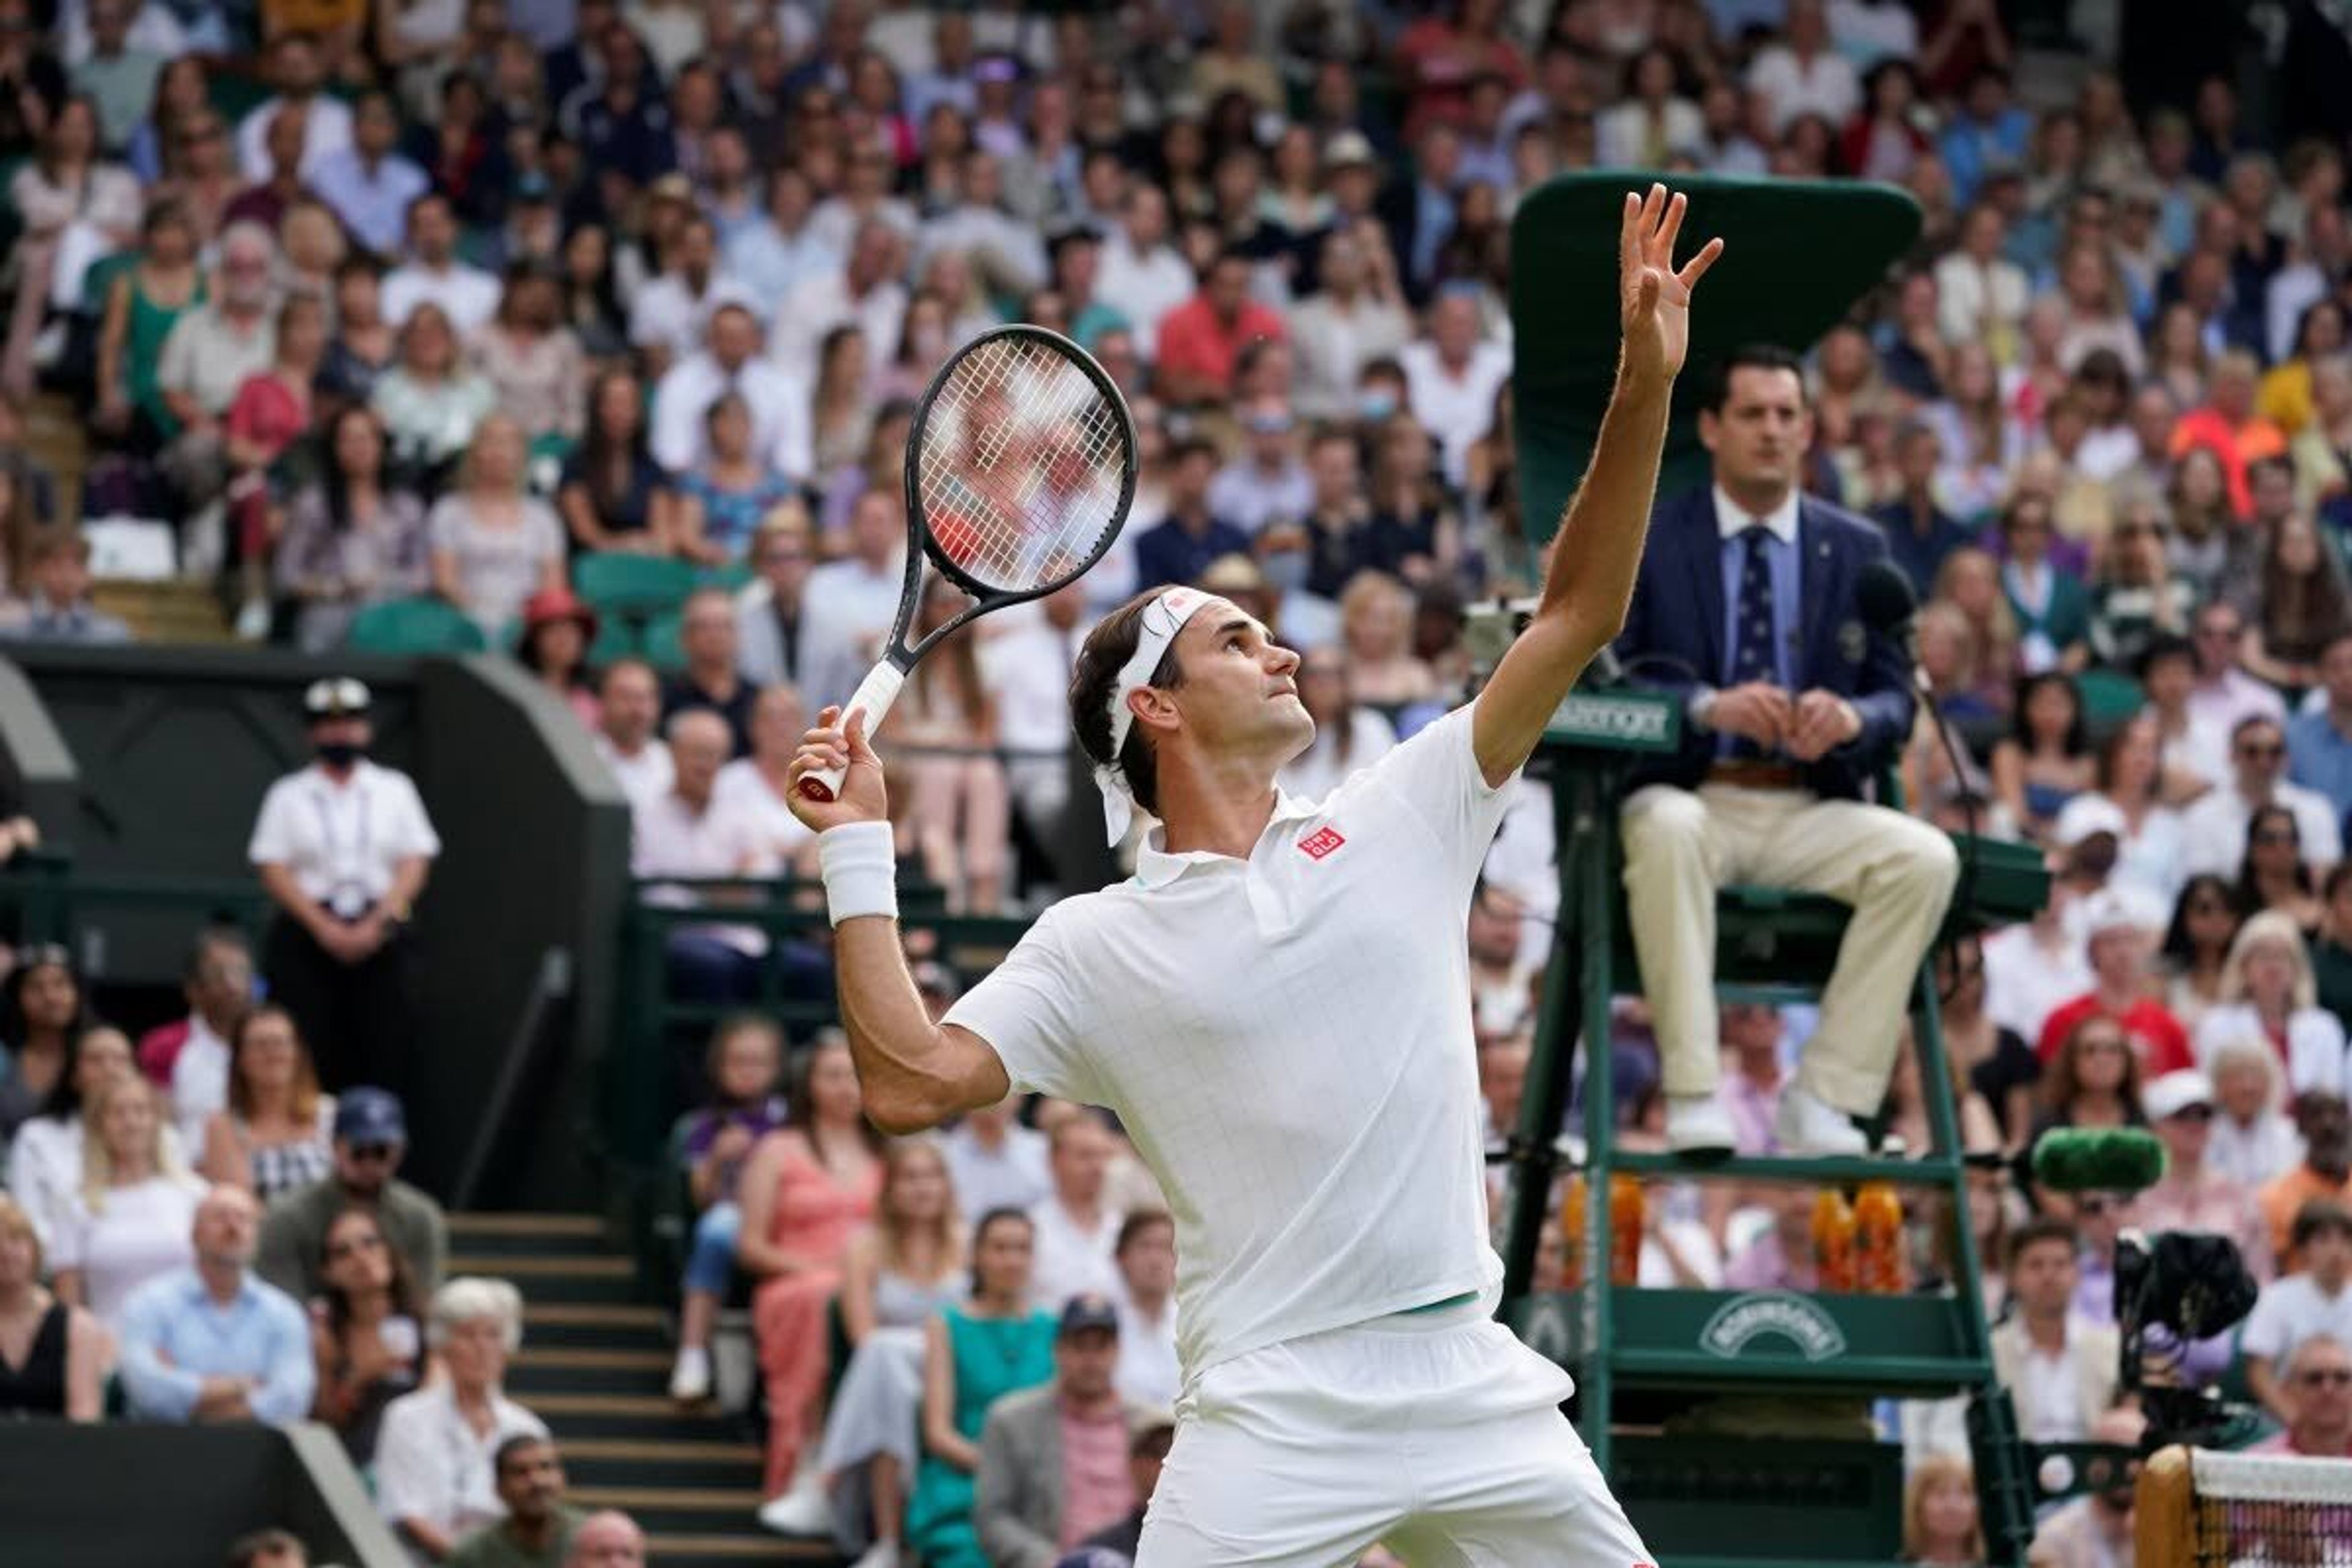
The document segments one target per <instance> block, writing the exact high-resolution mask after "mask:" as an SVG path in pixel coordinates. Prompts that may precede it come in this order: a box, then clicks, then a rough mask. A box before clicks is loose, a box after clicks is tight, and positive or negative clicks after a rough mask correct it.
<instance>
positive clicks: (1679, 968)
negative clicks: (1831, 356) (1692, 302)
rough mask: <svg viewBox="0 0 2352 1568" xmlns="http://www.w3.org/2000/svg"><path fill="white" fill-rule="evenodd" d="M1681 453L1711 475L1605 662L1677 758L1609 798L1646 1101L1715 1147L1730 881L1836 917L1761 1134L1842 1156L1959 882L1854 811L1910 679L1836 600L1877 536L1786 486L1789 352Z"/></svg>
mask: <svg viewBox="0 0 2352 1568" xmlns="http://www.w3.org/2000/svg"><path fill="white" fill-rule="evenodd" d="M1699 437H1700V439H1701V441H1702V442H1704V443H1705V445H1706V448H1707V451H1708V452H1709V454H1710V455H1711V457H1712V458H1713V464H1712V468H1713V473H1712V480H1713V482H1712V483H1711V484H1710V485H1708V486H1707V487H1706V488H1705V489H1697V490H1694V491H1692V492H1691V493H1689V494H1686V495H1684V496H1681V497H1678V498H1676V499H1675V500H1669V501H1666V502H1664V503H1663V504H1662V505H1661V506H1660V507H1659V508H1658V510H1657V511H1656V513H1655V515H1654V518H1653V519H1652V521H1651V525H1650V538H1649V546H1648V551H1647V552H1646V554H1645V555H1644V556H1643V561H1642V569H1641V574H1640V576H1639V578H1638V579H1637V580H1636V582H1635V584H1634V588H1633V604H1632V606H1631V607H1630V609H1629V611H1628V613H1627V616H1626V620H1625V629H1624V632H1623V634H1622V636H1621V637H1619V639H1618V641H1617V645H1616V646H1617V652H1618V655H1619V657H1620V658H1622V659H1623V660H1624V661H1625V662H1626V663H1627V665H1628V667H1629V673H1631V674H1632V675H1633V677H1634V678H1635V679H1637V680H1639V681H1641V682H1642V683H1643V684H1645V685H1648V686H1651V687H1654V688H1655V689H1662V690H1667V691H1672V692H1674V693H1675V694H1676V695H1678V696H1679V697H1681V698H1682V700H1683V704H1684V715H1685V726H1684V737H1683V744H1682V748H1681V750H1680V751H1679V752H1675V754H1674V755H1672V756H1668V757H1661V758H1657V759H1654V760H1653V761H1651V762H1649V763H1645V764H1644V765H1643V767H1642V768H1641V769H1640V770H1639V771H1637V772H1636V773H1635V774H1634V775H1633V779H1632V781H1631V786H1630V788H1629V792H1628V794H1627V795H1626V797H1625V801H1624V805H1623V814H1622V829H1623V837H1624V847H1625V891H1626V904H1627V913H1628V918H1629V921H1630V923H1631V925H1632V927H1633V943H1634V947H1635V950H1636V951H1637V952H1639V954H1640V955H1641V961H1642V973H1643V982H1644V984H1645V985H1646V987H1647V990H1648V993H1649V1001H1650V1010H1651V1015H1652V1018H1653V1020H1654V1027H1655V1030H1656V1033H1657V1039H1658V1053H1659V1058H1660V1061H1659V1066H1660V1069H1661V1075H1662V1077H1663V1079H1664V1089H1665V1093H1666V1137H1667V1142H1668V1143H1669V1144H1670V1145H1671V1146H1672V1147H1674V1148H1675V1149H1676V1150H1680V1151H1683V1152H1724V1151H1728V1150H1729V1149H1730V1148H1731V1147H1732V1143H1733V1139H1732V1122H1731V1119H1730V1116H1729V1115H1728V1113H1727V1111H1726V1110H1725V1108H1724V1106H1723V1104H1722V1103H1721V1101H1720V1100H1718V1099H1717V1094H1716V1087H1717V1076H1718V1055H1719V1052H1720V1050H1721V1047H1722V1037H1721V1034H1720V1031H1719V1029H1718V1027H1717V1017H1716V1001H1715V989H1714V970H1715V896H1716V889H1717V888H1718V887H1720V886H1722V885H1724V884H1726V883H1732V882H1749V883H1760V884H1763V885H1767V886H1773V887H1790V888H1798V889H1804V890H1806V891H1809V892H1816V893H1822V894H1826V895H1827V896H1829V897H1831V898H1833V899H1837V900H1842V901H1843V902H1845V903H1848V904H1851V905H1852V906H1853V921H1852V923H1851V924H1850V925H1849V926H1848V927H1847V930H1846V935H1845V940H1844V942H1843V946H1842V947H1841V948H1840V950H1839V952H1838V962H1837V966H1836V969H1835V970H1834V972H1833V973H1832V975H1831V977H1830V983H1829V985H1828V988H1827V989H1826V990H1825V991H1824V992H1823V993H1822V1007H1821V1024H1820V1027H1819V1028H1818V1029H1817V1030H1816V1032H1815V1034H1814V1036H1813V1037H1812V1039H1811V1041H1810V1042H1809V1043H1808V1044H1807V1046H1806V1048H1805V1054H1804V1059H1803V1062H1802V1063H1801V1065H1800V1067H1799V1068H1798V1070H1797V1073H1796V1076H1795V1078H1794V1079H1792V1080H1791V1081H1790V1083H1789V1085H1788V1086H1787V1087H1786V1088H1785V1089H1783V1090H1782V1092H1781V1097H1780V1109H1779V1111H1778V1113H1777V1116H1776V1120H1775V1123H1774V1132H1775V1136H1776V1141H1777V1142H1778V1144H1779V1146H1780V1151H1781V1152H1789V1153H1799V1152H1802V1153H1838V1154H1858V1153H1863V1152H1866V1148H1867V1145H1866V1142H1865V1141H1864V1138H1863V1136H1862V1133H1861V1132H1860V1131H1859V1130H1857V1129H1856V1128H1855V1126H1854V1125H1853V1121H1852V1118H1853V1117H1855V1116H1867V1115H1869V1114H1872V1113H1873V1112H1874V1111H1875V1110H1877V1109H1878V1106H1879V1102H1880V1100H1882V1099H1883V1098H1884V1097H1885V1091H1886V1080H1887V1078H1888V1076H1889V1074H1890V1073H1891V1072H1892V1071H1893V1069H1894V1066H1895V1053H1896V1051H1897V1050H1898V1049H1899V1048H1900V1046H1901V1041H1902V1028H1903V1020H1904V1016H1905V1014H1906V1010H1907V1006H1908V1003H1909V999H1910V993H1911V986H1912V983H1913V980H1914V977H1915V976H1916V973H1917V970H1918V966H1919V963H1920V961H1921V959H1922V958H1923V957H1924V956H1925V955H1926V953H1927V947H1928V944H1929V942H1932V941H1933V940H1934V937H1935V933H1936V931H1937V927H1938V926H1939V925H1940V924H1941V922H1942V921H1943V917H1944V911H1945V909H1946V906H1947V905H1948V903H1949V901H1950V898H1951V891H1952V883H1953V881H1954V879H1955V878H1956V877H1957V875H1958V858H1957V857H1956V856H1955V854H1954V853H1953V850H1952V846H1951V841H1950V840H1949V839H1948V838H1946V837H1944V835H1942V834H1941V833H1939V832H1937V831H1936V830H1935V829H1934V828H1932V827H1929V826H1927V825H1926V824H1924V823H1921V822H1918V821H1916V820H1915V819H1914V818H1912V817H1909V816H1904V815H1903V814H1902V813H1900V812H1898V811H1895V810H1892V809H1890V808H1888V807H1885V806H1881V805H1872V804H1869V803H1868V802H1867V801H1866V800H1865V799H1864V796H1865V795H1866V794H1867V792H1868V786H1869V785H1870V784H1872V782H1873V781H1874V779H1875V778H1876V776H1877V775H1878V773H1880V772H1881V770H1883V769H1884V768H1885V766H1886V764H1887V763H1890V762H1891V761H1892V760H1893V759H1894V758H1895V754H1896V753H1897V752H1899V751H1900V749H1901V748H1902V745H1903V743H1904V742H1905V740H1906V738H1907V737H1908V736H1909V734H1910V732H1911V721H1912V716H1913V711H1914V704H1913V700H1912V695H1911V682H1910V673H1909V666H1908V664H1907V662H1906V658H1905V655H1904V653H1903V650H1902V648H1901V647H1899V646H1898V645H1897V643H1896V642H1895V638H1894V637H1892V636H1891V635H1889V633H1888V632H1887V631H1885V630H1884V629H1880V630H1874V629H1873V628H1871V627H1869V626H1865V625H1864V623H1863V621H1862V618H1861V616H1860V614H1859V613H1858V609H1857V606H1856V603H1855V593H1854V588H1855V584H1856V581H1857V579H1858V578H1859V577H1860V575H1861V573H1862V569H1863V567H1864V565H1865V564H1867V563H1870V562H1872V561H1880V560H1885V557H1886V541H1885V536H1884V535H1883V534H1881V533H1880V531H1878V529H1877V527H1876V525H1874V524H1873V523H1871V522H1869V521H1866V520H1864V519H1863V518H1859V517H1856V516H1854V515H1853V513H1851V512H1847V511H1843V510H1840V509H1838V508H1836V507H1833V506H1831V505H1830V504H1828V503H1827V502H1825V501H1822V500H1816V499H1814V498H1812V497H1810V496H1806V495H1803V494H1801V492H1800V491H1799V489H1798V488H1797V485H1798V478H1799V475H1800V474H1801V472H1802V470H1803V464H1804V458H1805V453H1806V450H1807V448H1808V447H1810V446H1811V439H1812V420H1811V413H1810V411H1809V410H1808V408H1807V406H1806V402H1805V386H1804V380H1803V376H1802V374H1801V369H1800V366H1799V363H1798V361H1797V359H1796V357H1795V356H1794V355H1792V354H1790V353H1788V352H1787V351H1785V350H1782V349H1778V348H1769V347H1764V348H1750V349H1743V350H1740V351H1738V353H1734V354H1733V355H1732V356H1731V357H1730V358H1729V360H1728V361H1727V363H1726V364H1725V366H1724V367H1723V370H1722V373H1721V374H1720V376H1719V377H1718V378H1717V382H1716V383H1715V385H1714V387H1713V389H1712V395H1711V397H1710V400H1709V404H1708V406H1707V407H1706V408H1705V409H1703V410H1702V411H1701V412H1700V415H1699Z"/></svg>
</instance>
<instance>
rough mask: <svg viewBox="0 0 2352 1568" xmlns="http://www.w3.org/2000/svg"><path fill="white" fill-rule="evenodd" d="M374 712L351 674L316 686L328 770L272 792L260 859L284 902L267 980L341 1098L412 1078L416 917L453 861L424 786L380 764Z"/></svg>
mask: <svg viewBox="0 0 2352 1568" xmlns="http://www.w3.org/2000/svg"><path fill="white" fill-rule="evenodd" d="M371 702H372V698H371V696H370V693H369V691H368V689H367V687H366V685H365V684H363V683H362V682H361V681H358V680H355V679H352V678H351V677H349V676H341V677H333V678H330V679H325V680H316V681H313V682H311V683H310V686H309V687H308V688H307V689H305V690H304V691H303V694H302V712H303V716H304V718H305V720H306V721H308V724H309V728H310V746H311V750H312V751H313V752H314V753H315V754H316V757H317V760H316V761H315V762H313V763H311V764H310V766H308V767H305V768H300V769H298V770H297V771H295V772H293V773H289V774H287V775H286V776H285V777H284V778H281V779H279V780H278V782H277V783H276V784H271V785H270V786H269V793H268V795H265V796H263V797H262V802H261V814H260V816H259V817H258V818H257V820H256V821H255V823H254V826H253V840H252V843H251V844H250V845H249V846H248V847H247V857H248V858H250V859H251V861H252V862H253V866H254V869H255V871H256V872H257V874H258V875H259V877H260V879H261V885H262V888H263V889H264V890H266V891H267V892H268V894H269V897H270V899H271V900H272V901H274V902H275V903H276V904H277V906H278V919H277V921H276V922H275V923H274V924H273V925H272V926H271V928H270V931H269V936H268V941H267V942H265V943H264V944H263V946H262V964H261V967H262V973H264V974H266V975H268V979H269V989H270V994H272V996H274V997H275V998H276V999H277V1000H278V1001H279V1002H282V1003H284V1004H285V1005H286V1010H287V1011H288V1012H289V1013H291V1014H293V1015H294V1018H295V1021H296V1023H297V1024H299V1026H301V1032H302V1037H303V1038H304V1039H306V1040H309V1041H310V1042H311V1044H312V1048H313V1049H314V1050H315V1051H316V1052H317V1055H318V1060H319V1078H320V1082H321V1084H322V1085H323V1087H325V1088H327V1089H343V1088H344V1087H346V1086H347V1085H350V1084H352V1083H355V1082H372V1083H382V1084H394V1085H397V1084H399V1083H401V1081H402V1074H401V1071H400V1068H401V1064H402V1061H403V1058H404V1057H405V1055H406V1053H407V1052H408V1051H409V1050H410V1049H411V1048H413V1047H414V1045H415V1028H414V1016H415V1014H414V995H413V993H414V989H415V987H414V984H413V977H412V975H411V973H410V970H411V960H410V946H411V944H410V942H409V941H408V921H409V917H410V915H411V912H412V911H413V910H414V908H415V902H416V897H417V895H418V894H419V893H421V892H423V891H424V890H425V877H426V876H427V875H428V874H429V873H430V871H431V869H432V866H433V859H434V857H436V856H437V855H439V854H440V853H441V839H440V836H439V835H437V834H436V833H435V832H434V831H433V823H432V819H431V818H430V817H428V816H426V815H425V801H424V798H423V797H422V796H420V795H418V794H417V793H416V785H415V782H414V781H412V780H411V779H410V778H409V776H408V775H407V774H406V773H400V772H398V771H396V770H394V769H392V768H387V767H383V766H380V765H378V764H377V763H373V762H370V761H369V760H368V757H367V749H368V746H369V743H370V742H372V741H373V739H374V731H373V727H372V726H371V725H370V723H369V721H368V716H369V710H370V705H371Z"/></svg>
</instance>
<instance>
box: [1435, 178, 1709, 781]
mask: <svg viewBox="0 0 2352 1568" xmlns="http://www.w3.org/2000/svg"><path fill="white" fill-rule="evenodd" d="M1684 205H1685V198H1684V197H1683V196H1681V195H1671V196H1670V195H1668V194H1667V192H1666V187H1665V186H1664V185H1652V186H1651V187H1650V190H1649V194H1648V195H1638V194H1636V193H1634V192H1632V191H1628V192H1627V193H1625V209H1624V215H1623V218H1622V222H1621V224H1620V226H1619V230H1618V240H1617V253H1618V319H1619V321H1620V323H1621V325H1622V330H1623V333H1624V341H1623V347H1622V350H1621V352H1620V353H1619V357H1618V361H1617V385H1616V388H1615V390H1614V391H1613V392H1612V394H1611V395H1610V399H1609V410H1608V412H1607V413H1606V414H1604V415H1603V416H1601V435H1600V438H1599V439H1598V440H1597V441H1596V442H1595V443H1594V445H1593V448H1592V462H1591V466H1590V467H1589V468H1586V469H1585V471H1584V482H1583V483H1582V484H1580V485H1579V486H1578V487H1577V490H1576V494H1575V496H1574V498H1573V499H1571V500H1570V501H1569V503H1568V510H1567V511H1566V513H1565V514H1563V515H1562V517H1561V519H1560V525H1559V542H1557V543H1556V544H1555V545H1554V547H1553V549H1552V556H1551V569H1550V571H1549V573H1547V574H1546V575H1545V577H1544V585H1543V598H1542V602H1541V606H1540V607H1539V608H1538V610H1537V612H1536V615H1535V617H1534V619H1532V620H1531V621H1530V622H1529V623H1528V629H1527V630H1526V631H1525V632H1523V633H1521V634H1520V636H1519V639H1518V640H1517V642H1515V643H1513V644H1512V645H1511V649H1510V651H1509V652H1508V653H1507V654H1505V655H1504V656H1503V661H1502V663H1501V664H1500V665H1498V666H1496V670H1495V674H1494V678H1493V679H1491V680H1489V681H1488V682H1487V683H1486V689H1485V690H1484V691H1482V692H1480V693H1479V694H1478V702H1477V707H1476V709H1475V711H1474V712H1473V714H1472V716H1471V740H1472V744H1473V746H1474V747H1475V750H1476V752H1477V753H1478V767H1479V771H1480V772H1481V773H1485V774H1486V782H1487V783H1488V784H1500V783H1502V781H1503V780H1505V779H1506V778H1508V777H1509V776H1510V775H1511V774H1512V773H1514V772H1516V771H1517V769H1518V768H1519V766H1520V765H1521V764H1522V763H1525V762H1526V761H1527V760H1528V754H1529V753H1530V752H1533V751H1534V750H1535V748H1536V742H1538V741H1539V740H1541V739H1542V738H1543V731H1544V725H1545V724H1546V723H1548V722H1549V721H1550V719H1551V716H1552V714H1553V712H1554V711H1556V710H1558V709H1559V705H1560V701H1561V700H1562V699H1564V698H1566V697H1567V695H1568V692H1569V689H1570V687H1572V686H1574V685H1575V684H1576V681H1577V678H1578V677H1579V676H1580V675H1582V674H1583V673H1584V667H1585V666H1586V665H1587V664H1589V663H1591V660H1592V656H1593V655H1594V654H1596V653H1598V652H1599V651H1600V650H1601V648H1603V647H1606V646H1608V644H1609V642H1610V640H1611V639H1612V638H1613V637H1616V636H1617V634H1618V632H1619V631H1621V630H1622V629H1623V627H1624V625H1625V611H1626V606H1627V605H1630V604H1631V603H1632V602H1633V578H1634V574H1635V573H1636V572H1637V571H1638V570H1639V569H1640V567H1641V564H1642V546H1643V542H1644V541H1645V540H1646V539H1647V538H1648V537H1649V531H1650V504H1651V502H1652V500H1654V497H1655V495H1656V493H1657V488H1658V459H1659V456H1660V454H1661V453H1662V452H1663V451H1664V447H1665V439H1666V416H1667V413H1668V410H1669V406H1670V405H1671V403H1672V401H1673V396H1674V385H1675V375H1676V374H1679V373H1680V372H1681V370H1682V367H1683V360H1684V357H1685V355H1686V354H1687V353H1689V350H1690V300H1691V290H1692V289H1694V288H1695V287H1696V285H1697V283H1698V280H1699V279H1701V278H1703V277H1705V276H1706V269H1707V268H1710V267H1712V266H1714V265H1715V260H1716V258H1717V257H1718V256H1720V255H1722V254H1723V241H1722V240H1720V239H1711V240H1709V241H1707V242H1706V245H1704V246H1702V247H1700V248H1699V251H1698V253H1697V254H1696V255H1695V256H1693V257H1692V258H1690V260H1689V261H1687V262H1685V264H1684V265H1683V267H1682V268H1681V269H1680V270H1679V271H1677V270H1676V269H1675V264H1674V258H1675V237H1677V236H1678V235H1679V234H1680V233H1681V232H1682V226H1683V210H1684Z"/></svg>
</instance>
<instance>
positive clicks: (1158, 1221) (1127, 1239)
mask: <svg viewBox="0 0 2352 1568" xmlns="http://www.w3.org/2000/svg"><path fill="white" fill-rule="evenodd" d="M1156 1225H1164V1226H1167V1227H1168V1228H1169V1230H1170V1231H1171V1232H1173V1231H1174V1230H1175V1228H1176V1216H1175V1215H1172V1214H1170V1213H1169V1212H1168V1211H1167V1210H1166V1209H1162V1208H1139V1209H1131V1210H1129V1213H1128V1216H1127V1217H1126V1218H1125V1219H1123V1220H1121V1221H1119V1224H1118V1244H1117V1245H1116V1246H1114V1247H1112V1248H1111V1249H1110V1255H1111V1256H1112V1257H1113V1258H1124V1257H1126V1256H1127V1249H1128V1247H1129V1246H1130V1245H1132V1244H1133V1243H1134V1241H1135V1240H1136V1238H1137V1237H1140V1236H1141V1235H1142V1234H1143V1233H1144V1232H1145V1231H1147V1230H1150V1228H1151V1227H1152V1226H1156Z"/></svg>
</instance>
